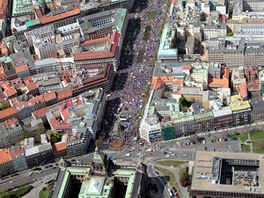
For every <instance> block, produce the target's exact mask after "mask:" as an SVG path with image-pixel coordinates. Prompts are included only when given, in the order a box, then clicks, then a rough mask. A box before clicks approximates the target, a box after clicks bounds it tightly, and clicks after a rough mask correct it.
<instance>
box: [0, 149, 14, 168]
mask: <svg viewBox="0 0 264 198" xmlns="http://www.w3.org/2000/svg"><path fill="white" fill-rule="evenodd" d="M11 160H12V156H11V152H10V150H9V149H7V148H4V149H1V150H0V164H3V163H6V162H9V161H11Z"/></svg>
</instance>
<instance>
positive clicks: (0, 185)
mask: <svg viewBox="0 0 264 198" xmlns="http://www.w3.org/2000/svg"><path fill="white" fill-rule="evenodd" d="M92 156H93V154H92V153H90V154H87V155H83V156H79V157H75V158H73V159H75V160H81V161H82V163H83V164H90V162H91V159H92ZM69 161H71V159H69ZM57 163H58V162H54V163H51V164H49V165H53V166H54V165H55V166H56V164H57ZM40 168H41V169H42V171H43V172H41V173H38V171H32V170H31V169H28V170H26V171H23V172H19V173H18V174H19V175H17V176H14V177H8V178H6V179H4V180H0V190H7V189H10V188H15V187H18V186H21V185H23V184H26V183H29V182H31V183H35V182H38V180H39V179H40V178H43V177H47V176H50V179H55V178H56V177H55V176H54V175H56V174H55V173H58V170H59V168H58V167H56V168H55V169H53V168H44V166H41V167H40ZM30 172H34V173H33V174H32V175H31V176H29V177H27V176H28V174H29V173H30ZM51 175H52V176H51ZM10 181H12V183H10Z"/></svg>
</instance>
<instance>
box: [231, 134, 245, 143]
mask: <svg viewBox="0 0 264 198" xmlns="http://www.w3.org/2000/svg"><path fill="white" fill-rule="evenodd" d="M232 137H237V138H239V139H240V140H241V142H245V141H246V140H247V139H248V135H247V133H239V134H234V135H232V136H231V138H232Z"/></svg>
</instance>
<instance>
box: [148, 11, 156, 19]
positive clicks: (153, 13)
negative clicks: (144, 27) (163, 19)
mask: <svg viewBox="0 0 264 198" xmlns="http://www.w3.org/2000/svg"><path fill="white" fill-rule="evenodd" d="M155 16H156V12H154V11H151V12H149V13H148V18H149V20H153V19H154V18H155Z"/></svg>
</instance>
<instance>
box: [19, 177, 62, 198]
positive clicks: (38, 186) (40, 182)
mask: <svg viewBox="0 0 264 198" xmlns="http://www.w3.org/2000/svg"><path fill="white" fill-rule="evenodd" d="M56 176H57V173H53V174H51V175H48V176H44V177H43V178H38V179H37V180H36V182H34V183H33V184H32V186H33V187H34V188H33V189H32V190H31V191H30V192H29V193H28V194H26V195H25V196H23V198H32V197H39V192H40V191H41V190H42V189H43V188H44V187H47V186H48V184H45V183H46V182H48V181H50V180H51V179H54V178H56Z"/></svg>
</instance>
